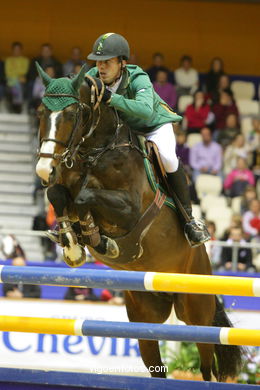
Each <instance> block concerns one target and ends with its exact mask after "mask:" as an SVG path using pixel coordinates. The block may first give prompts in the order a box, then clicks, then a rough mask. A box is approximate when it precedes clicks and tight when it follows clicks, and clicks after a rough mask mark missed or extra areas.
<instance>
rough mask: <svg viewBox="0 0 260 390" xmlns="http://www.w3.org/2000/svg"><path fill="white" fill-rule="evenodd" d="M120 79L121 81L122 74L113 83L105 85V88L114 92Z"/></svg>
mask: <svg viewBox="0 0 260 390" xmlns="http://www.w3.org/2000/svg"><path fill="white" fill-rule="evenodd" d="M121 81H122V76H121V77H119V79H118V80H116V82H115V83H114V84H113V85H106V88H107V89H108V90H109V91H110V92H112V93H116V91H117V89H118V87H119V85H120V84H121Z"/></svg>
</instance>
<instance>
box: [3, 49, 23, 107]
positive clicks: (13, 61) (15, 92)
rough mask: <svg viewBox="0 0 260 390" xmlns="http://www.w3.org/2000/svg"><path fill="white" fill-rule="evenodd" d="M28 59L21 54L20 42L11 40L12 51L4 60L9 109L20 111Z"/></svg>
mask: <svg viewBox="0 0 260 390" xmlns="http://www.w3.org/2000/svg"><path fill="white" fill-rule="evenodd" d="M28 69H29V59H28V58H27V57H25V56H24V55H23V45H22V44H21V42H13V44H12V53H11V56H10V57H7V58H6V60H5V77H6V88H7V90H6V97H7V103H8V106H9V110H10V111H11V112H14V113H17V114H19V113H21V111H22V104H23V101H24V93H25V83H26V75H27V72H28Z"/></svg>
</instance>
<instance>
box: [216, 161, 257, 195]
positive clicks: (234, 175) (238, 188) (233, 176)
mask: <svg viewBox="0 0 260 390" xmlns="http://www.w3.org/2000/svg"><path fill="white" fill-rule="evenodd" d="M254 184H255V178H254V175H253V173H252V171H250V169H248V166H247V162H246V160H245V159H244V158H242V157H238V158H237V166H236V168H235V169H233V170H232V171H231V172H230V173H229V174H228V175H227V177H226V178H225V180H224V189H225V191H226V194H227V195H228V196H230V197H231V198H234V197H235V196H242V194H243V193H244V191H245V189H246V187H247V186H248V185H252V186H253V185H254Z"/></svg>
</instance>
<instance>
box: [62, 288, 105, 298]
mask: <svg viewBox="0 0 260 390" xmlns="http://www.w3.org/2000/svg"><path fill="white" fill-rule="evenodd" d="M64 299H69V300H71V301H99V300H100V299H99V297H98V296H97V295H95V294H94V292H93V289H92V288H84V287H69V288H68V290H67V292H66V294H65V296H64Z"/></svg>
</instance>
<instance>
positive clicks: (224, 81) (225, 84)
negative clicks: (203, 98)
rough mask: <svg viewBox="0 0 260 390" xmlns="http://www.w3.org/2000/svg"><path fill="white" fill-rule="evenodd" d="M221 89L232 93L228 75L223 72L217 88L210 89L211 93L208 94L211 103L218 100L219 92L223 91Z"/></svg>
mask: <svg viewBox="0 0 260 390" xmlns="http://www.w3.org/2000/svg"><path fill="white" fill-rule="evenodd" d="M223 91H228V92H230V93H232V91H231V89H230V79H229V76H228V75H227V74H225V73H224V74H222V75H221V76H220V77H219V80H218V85H217V89H215V90H214V91H212V92H211V94H210V95H209V98H210V101H211V103H212V104H214V103H217V102H218V101H219V99H220V95H221V92H223Z"/></svg>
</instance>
